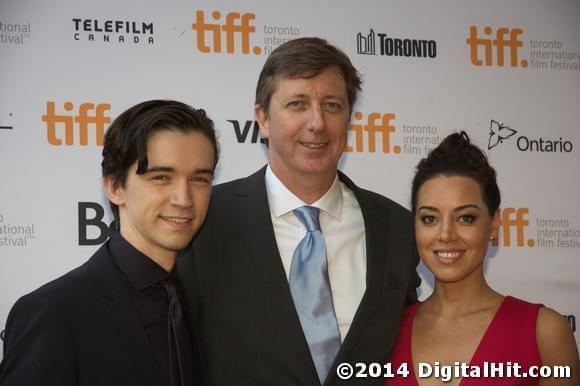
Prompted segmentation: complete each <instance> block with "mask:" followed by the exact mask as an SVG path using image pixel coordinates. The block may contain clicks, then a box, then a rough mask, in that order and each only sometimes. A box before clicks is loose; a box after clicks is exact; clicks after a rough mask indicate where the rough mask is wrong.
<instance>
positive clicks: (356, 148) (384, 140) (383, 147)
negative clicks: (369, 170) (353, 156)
mask: <svg viewBox="0 0 580 386" xmlns="http://www.w3.org/2000/svg"><path fill="white" fill-rule="evenodd" d="M354 118H355V119H356V120H357V121H362V120H364V114H363V113H361V112H358V111H357V112H356V113H354ZM395 118H396V117H395V114H393V113H385V114H381V113H370V114H369V115H368V116H367V118H366V121H365V122H361V123H351V124H350V125H349V127H348V130H349V131H351V132H354V135H353V138H354V145H350V144H348V143H347V145H346V147H345V149H344V151H345V152H347V153H350V152H357V153H360V152H363V151H365V144H366V149H367V151H368V152H370V153H375V152H376V151H377V140H378V141H379V146H378V147H379V148H380V150H379V151H382V152H383V153H390V152H391V151H392V152H394V153H400V152H401V147H400V146H399V145H395V146H391V134H392V133H394V132H395V131H396V130H397V129H396V127H395V126H393V125H391V120H393V119H395ZM365 134H366V136H365ZM365 137H366V141H365ZM377 137H379V138H377Z"/></svg>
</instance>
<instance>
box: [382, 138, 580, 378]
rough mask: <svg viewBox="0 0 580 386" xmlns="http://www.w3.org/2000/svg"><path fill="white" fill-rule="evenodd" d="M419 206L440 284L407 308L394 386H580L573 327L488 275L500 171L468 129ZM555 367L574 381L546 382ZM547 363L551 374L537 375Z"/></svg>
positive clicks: (426, 184) (428, 174) (421, 190)
mask: <svg viewBox="0 0 580 386" xmlns="http://www.w3.org/2000/svg"><path fill="white" fill-rule="evenodd" d="M411 202H412V211H413V214H414V217H415V237H416V242H417V249H418V251H419V255H420V256H421V260H422V261H423V263H424V264H425V265H426V266H427V267H428V268H429V270H430V271H431V272H432V273H433V275H434V277H435V287H434V290H433V293H432V294H431V295H430V296H429V297H428V298H427V299H426V300H425V301H424V302H422V303H418V304H415V305H411V306H408V307H407V308H406V309H405V311H404V315H403V319H402V322H401V331H400V335H399V339H398V341H397V343H396V344H395V347H394V349H393V353H392V358H391V372H392V375H393V376H394V378H388V379H387V381H386V385H442V384H445V385H450V386H451V385H461V386H468V385H541V386H547V385H579V384H580V381H579V374H578V372H579V364H578V353H577V349H576V343H575V341H574V335H573V334H572V330H571V328H570V325H569V324H568V322H567V320H566V319H565V318H564V317H563V316H562V315H560V314H559V313H557V312H556V311H554V310H552V309H550V308H547V307H544V306H542V305H540V304H532V303H528V302H526V301H523V300H520V299H517V298H514V297H511V296H504V295H502V294H500V293H498V292H496V291H495V290H493V289H492V288H491V287H490V286H489V285H488V283H487V281H486V279H485V277H484V274H483V261H484V257H485V255H486V253H487V247H488V244H489V242H490V241H492V240H494V239H495V238H496V237H497V232H498V228H499V223H500V220H499V212H498V208H499V205H500V193H499V189H498V187H497V183H496V176H495V171H494V169H493V168H492V167H491V166H490V165H489V163H488V161H487V158H486V156H485V154H484V153H483V152H482V151H481V150H480V149H479V148H477V147H476V146H474V145H473V144H471V143H470V141H469V137H468V136H467V134H465V132H461V133H455V134H451V135H449V136H448V137H447V138H445V140H444V141H443V142H441V144H440V145H439V146H438V147H437V148H436V149H434V150H433V151H432V152H431V153H430V154H429V155H428V157H427V158H425V159H423V160H421V162H420V163H419V165H418V166H417V173H416V175H415V178H414V180H413V187H412V197H411ZM515 274H517V272H514V275H515ZM556 365H558V366H568V368H569V371H570V374H569V376H568V377H564V378H556V377H555V376H550V377H542V376H537V375H544V376H545V375H547V374H548V373H547V371H548V370H551V372H552V375H554V374H553V370H554V369H553V367H552V366H556ZM541 366H551V367H550V368H548V369H546V368H545V369H543V370H541V371H540V372H539V373H540V374H536V373H537V372H538V371H537V370H540V367H541ZM542 371H543V372H542ZM387 375H388V374H387ZM566 375H568V374H565V373H564V376H566Z"/></svg>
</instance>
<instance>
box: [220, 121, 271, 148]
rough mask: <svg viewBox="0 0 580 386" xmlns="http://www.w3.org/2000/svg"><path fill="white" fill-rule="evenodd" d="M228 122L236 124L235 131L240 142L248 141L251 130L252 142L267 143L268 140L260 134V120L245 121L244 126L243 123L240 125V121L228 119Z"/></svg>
mask: <svg viewBox="0 0 580 386" xmlns="http://www.w3.org/2000/svg"><path fill="white" fill-rule="evenodd" d="M228 122H229V123H231V124H232V125H233V126H234V133H235V134H236V140H237V141H238V143H246V142H247V141H248V135H249V134H250V131H251V132H252V136H251V138H250V142H251V143H258V142H261V143H266V140H265V139H264V138H262V137H261V136H260V125H259V124H258V121H245V122H244V127H243V128H242V125H240V121H237V120H233V119H228Z"/></svg>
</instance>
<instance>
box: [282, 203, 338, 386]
mask: <svg viewBox="0 0 580 386" xmlns="http://www.w3.org/2000/svg"><path fill="white" fill-rule="evenodd" d="M294 214H295V215H296V217H298V219H299V220H300V222H301V223H302V224H304V226H305V227H306V230H307V232H306V235H305V236H304V238H303V239H302V240H301V241H300V243H298V246H297V247H296V250H295V251H294V256H292V264H291V266H290V280H289V281H290V291H291V292H292V298H293V299H294V304H295V306H296V310H297V311H298V316H299V317H300V323H301V324H302V330H303V331H304V335H305V336H306V341H307V342H308V346H309V347H310V353H311V355H312V359H313V360H314V365H315V366H316V372H317V373H318V378H319V379H320V383H324V380H325V379H326V375H327V374H328V370H329V369H330V366H331V365H332V362H333V361H334V358H335V357H336V353H337V352H338V349H339V348H340V333H339V331H338V323H337V321H336V315H335V314H334V305H333V303H332V293H331V292H330V283H329V281H328V266H327V261H326V246H325V243H324V238H323V237H322V232H321V231H320V223H319V221H318V214H319V209H318V208H315V207H312V206H302V207H300V208H298V209H295V210H294Z"/></svg>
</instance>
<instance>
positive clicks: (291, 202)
mask: <svg viewBox="0 0 580 386" xmlns="http://www.w3.org/2000/svg"><path fill="white" fill-rule="evenodd" d="M265 182H266V193H267V194H268V204H269V205H270V210H271V211H272V214H273V215H274V217H276V218H278V217H280V216H283V215H285V214H286V213H288V212H291V211H293V210H294V209H296V208H299V207H301V206H304V205H309V204H306V203H305V202H304V201H302V200H301V199H300V198H298V197H296V195H295V194H294V193H292V192H291V191H290V190H288V188H287V187H286V186H285V185H284V184H283V183H282V181H280V179H279V178H278V176H276V174H274V172H273V171H272V169H271V168H270V165H268V167H267V168H266V176H265ZM310 206H314V207H316V208H319V209H320V210H322V211H324V212H326V213H328V214H329V215H331V216H332V217H335V218H337V219H338V218H340V214H341V210H342V188H341V182H340V181H339V179H338V174H337V175H336V176H335V177H334V181H333V182H332V185H331V186H330V189H328V191H327V192H326V193H325V194H324V195H323V196H322V197H320V198H319V199H318V200H317V201H315V202H314V203H312V204H310Z"/></svg>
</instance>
